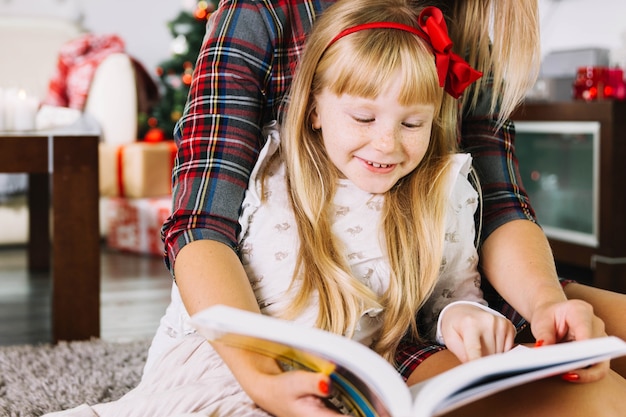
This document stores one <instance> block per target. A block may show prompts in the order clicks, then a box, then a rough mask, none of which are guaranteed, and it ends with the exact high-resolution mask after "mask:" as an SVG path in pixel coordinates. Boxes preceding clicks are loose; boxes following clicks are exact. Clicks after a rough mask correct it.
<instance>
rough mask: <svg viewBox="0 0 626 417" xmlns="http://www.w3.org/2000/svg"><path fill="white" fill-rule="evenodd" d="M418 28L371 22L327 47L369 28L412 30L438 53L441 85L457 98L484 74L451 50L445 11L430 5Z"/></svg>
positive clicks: (345, 34)
mask: <svg viewBox="0 0 626 417" xmlns="http://www.w3.org/2000/svg"><path fill="white" fill-rule="evenodd" d="M418 25H419V29H418V28H415V27H413V26H408V25H405V24H402V23H397V22H370V23H363V24H360V25H356V26H352V27H349V28H347V29H344V30H343V31H341V32H340V33H339V34H338V35H337V36H335V37H334V38H333V39H332V40H331V41H330V42H329V43H328V46H327V48H328V47H329V46H330V45H332V44H333V43H335V42H336V41H338V40H339V39H341V38H343V37H344V36H347V35H349V34H351V33H354V32H359V31H361V30H367V29H398V30H403V31H405V32H410V33H413V34H415V35H417V36H419V37H420V38H422V39H424V40H425V41H427V42H428V43H429V44H430V46H431V47H432V49H433V53H434V55H435V65H436V66H437V76H438V77H439V85H440V86H441V87H443V89H444V90H445V91H446V92H447V93H448V94H450V95H451V96H452V97H454V98H459V97H460V96H461V94H463V91H465V89H466V88H467V87H468V86H469V85H470V84H472V83H473V82H474V81H476V80H477V79H479V78H480V77H482V75H483V73H482V72H480V71H476V70H475V69H474V68H472V67H471V66H470V65H469V64H468V63H467V62H466V61H465V60H464V59H463V58H461V57H460V56H458V55H457V54H455V53H454V52H452V41H451V40H450V37H449V36H448V27H447V25H446V21H445V19H444V18H443V13H442V12H441V10H439V9H438V8H436V7H434V6H431V7H427V8H425V9H424V10H422V12H421V13H420V15H419V21H418Z"/></svg>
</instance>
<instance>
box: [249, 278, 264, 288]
mask: <svg viewBox="0 0 626 417" xmlns="http://www.w3.org/2000/svg"><path fill="white" fill-rule="evenodd" d="M248 281H250V286H251V287H252V289H253V290H256V289H257V288H259V286H260V285H261V284H262V282H263V275H261V276H259V277H253V276H252V275H248Z"/></svg>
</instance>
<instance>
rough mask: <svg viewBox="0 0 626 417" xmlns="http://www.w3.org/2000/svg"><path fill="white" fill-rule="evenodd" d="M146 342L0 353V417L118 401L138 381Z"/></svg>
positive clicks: (16, 349)
mask: <svg viewBox="0 0 626 417" xmlns="http://www.w3.org/2000/svg"><path fill="white" fill-rule="evenodd" d="M149 345H150V341H148V340H146V341H136V342H129V343H112V342H105V341H102V340H96V339H94V340H91V341H80V342H60V343H58V344H56V345H50V344H45V345H39V346H31V345H19V346H1V347H0V416H2V417H31V416H32V417H35V416H41V415H42V414H45V413H47V412H51V411H59V410H64V409H68V408H72V407H76V406H78V405H80V404H83V403H87V404H96V403H101V402H107V401H112V400H115V399H118V398H119V397H121V396H122V395H124V394H125V393H127V392H128V391H130V390H131V389H132V388H134V387H135V386H136V385H137V384H138V383H139V380H140V378H141V373H142V370H143V365H144V363H145V360H146V356H147V353H148V347H149Z"/></svg>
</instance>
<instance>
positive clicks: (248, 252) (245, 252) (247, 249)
mask: <svg viewBox="0 0 626 417" xmlns="http://www.w3.org/2000/svg"><path fill="white" fill-rule="evenodd" d="M252 249H253V246H252V245H251V244H250V243H248V242H245V243H244V244H243V245H241V246H240V249H239V252H240V253H241V256H242V257H243V258H252V252H253V250H252Z"/></svg>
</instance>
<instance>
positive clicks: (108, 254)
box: [0, 246, 172, 345]
mask: <svg viewBox="0 0 626 417" xmlns="http://www.w3.org/2000/svg"><path fill="white" fill-rule="evenodd" d="M101 253H102V257H101V265H102V266H101V270H102V280H101V298H100V300H101V313H100V314H101V317H100V329H101V337H102V339H104V340H109V341H130V340H135V339H146V338H150V337H152V335H153V334H154V331H155V330H156V327H157V326H158V323H159V320H160V318H161V316H162V315H163V313H164V311H165V307H166V306H167V304H168V303H169V297H170V290H171V286H172V279H171V277H170V274H169V272H168V271H167V269H166V268H165V265H164V263H163V260H162V259H161V258H159V257H154V256H143V255H135V254H127V253H120V252H116V251H113V250H110V249H107V248H105V247H103V249H102V252H101ZM49 283H50V280H49V277H48V275H47V274H42V273H35V274H34V273H29V272H28V271H27V270H26V251H25V249H24V248H22V247H1V246H0V345H16V344H38V343H47V342H49V341H50V340H51V339H50V285H49ZM76 314H80V311H77V312H76Z"/></svg>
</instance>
